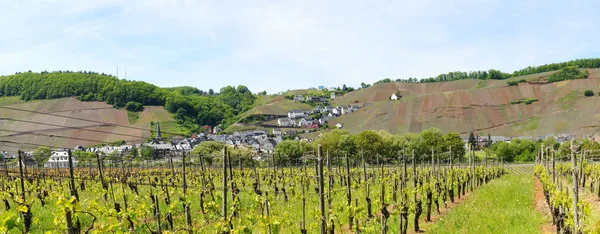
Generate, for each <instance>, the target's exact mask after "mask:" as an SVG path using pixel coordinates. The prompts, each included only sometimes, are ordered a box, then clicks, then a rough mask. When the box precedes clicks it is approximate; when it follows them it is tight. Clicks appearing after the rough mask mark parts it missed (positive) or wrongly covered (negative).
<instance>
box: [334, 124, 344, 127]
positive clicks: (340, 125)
mask: <svg viewBox="0 0 600 234" xmlns="http://www.w3.org/2000/svg"><path fill="white" fill-rule="evenodd" d="M335 127H337V128H343V127H344V125H342V124H341V123H337V124H336V125H335Z"/></svg>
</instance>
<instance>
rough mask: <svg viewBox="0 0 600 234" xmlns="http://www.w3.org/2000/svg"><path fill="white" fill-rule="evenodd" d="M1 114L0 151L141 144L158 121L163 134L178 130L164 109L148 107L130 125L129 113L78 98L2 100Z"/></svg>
mask: <svg viewBox="0 0 600 234" xmlns="http://www.w3.org/2000/svg"><path fill="white" fill-rule="evenodd" d="M22 110H25V111H22ZM0 113H2V114H1V115H0V151H1V150H5V151H9V152H14V151H16V150H17V149H22V150H33V149H35V148H37V147H38V145H54V146H56V147H75V146H77V145H84V146H88V145H95V144H101V143H103V142H113V141H117V140H125V141H126V142H128V143H139V142H141V141H144V140H145V139H146V138H148V137H150V136H151V131H148V130H149V129H151V126H150V123H151V122H156V121H160V122H161V123H163V126H161V127H162V130H163V131H166V132H170V131H177V129H173V128H170V127H168V126H169V125H172V124H170V121H172V120H173V119H172V117H171V114H170V113H168V112H167V111H166V110H165V109H164V108H163V107H162V106H146V107H145V109H144V111H142V112H140V113H139V118H138V119H137V120H136V121H135V123H130V120H129V119H128V114H127V111H125V110H124V109H115V108H113V106H112V105H108V104H106V103H104V102H82V101H79V100H77V99H75V98H59V99H51V100H36V101H28V102H24V101H21V100H20V99H19V98H18V97H1V98H0ZM61 116H65V117H61ZM86 120H89V121H86ZM61 126H63V127H61ZM123 126H125V127H123ZM88 130H91V131H88ZM52 135H54V137H52ZM6 141H10V142H19V143H22V144H13V143H9V142H6Z"/></svg>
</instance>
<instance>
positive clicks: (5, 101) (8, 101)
mask: <svg viewBox="0 0 600 234" xmlns="http://www.w3.org/2000/svg"><path fill="white" fill-rule="evenodd" d="M24 102H25V101H23V100H21V99H20V98H19V96H10V97H0V106H8V105H13V104H20V103H24Z"/></svg>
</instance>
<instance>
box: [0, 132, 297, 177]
mask: <svg viewBox="0 0 600 234" xmlns="http://www.w3.org/2000/svg"><path fill="white" fill-rule="evenodd" d="M297 133H298V132H297V131H295V130H288V131H285V132H283V131H281V130H280V129H273V131H272V132H271V133H269V132H267V131H266V130H255V131H245V132H235V133H233V134H228V135H226V134H222V135H216V134H210V133H209V134H205V133H199V134H192V136H191V137H189V138H183V137H173V138H171V140H170V142H164V141H163V139H162V136H161V132H160V124H158V125H157V134H156V138H155V140H154V141H153V142H150V143H141V144H133V145H121V146H102V147H90V148H87V149H86V148H84V147H82V146H77V147H75V148H73V149H71V151H85V152H92V153H99V154H103V155H116V156H122V155H128V154H129V153H130V152H131V150H132V149H133V148H134V147H135V148H137V149H141V148H142V147H150V148H152V149H153V152H154V153H155V156H156V157H157V158H160V157H163V156H167V155H169V156H174V157H178V156H181V155H182V154H183V153H190V152H191V151H192V150H193V148H194V147H196V146H197V145H199V144H200V143H201V142H204V141H218V142H223V143H225V144H227V145H230V146H234V147H238V148H240V147H241V148H249V149H252V150H253V151H254V152H256V153H257V155H261V154H272V153H273V152H274V150H275V146H276V145H277V144H278V143H280V142H281V141H283V137H284V136H286V135H287V136H293V137H294V139H296V140H305V141H308V139H302V138H301V137H299V136H297ZM68 150H69V149H61V150H55V151H53V152H52V155H51V156H50V158H49V159H48V161H47V162H46V163H44V167H46V168H66V167H68V166H69V157H68ZM4 155H5V158H6V159H13V158H16V156H12V155H10V154H9V153H4ZM32 155H33V152H26V153H25V158H26V161H27V164H31V165H35V161H34V160H33V157H32ZM72 162H73V164H76V163H77V160H76V158H73V159H72Z"/></svg>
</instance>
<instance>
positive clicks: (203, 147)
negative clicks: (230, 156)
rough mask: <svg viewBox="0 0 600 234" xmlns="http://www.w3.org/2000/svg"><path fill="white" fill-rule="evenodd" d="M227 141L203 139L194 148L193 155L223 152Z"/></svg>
mask: <svg viewBox="0 0 600 234" xmlns="http://www.w3.org/2000/svg"><path fill="white" fill-rule="evenodd" d="M225 146H226V145H225V143H223V142H219V141H203V142H202V143H200V144H199V145H197V146H196V147H194V149H193V150H192V154H193V155H199V156H212V155H215V154H219V153H221V152H222V150H223V148H225Z"/></svg>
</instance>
